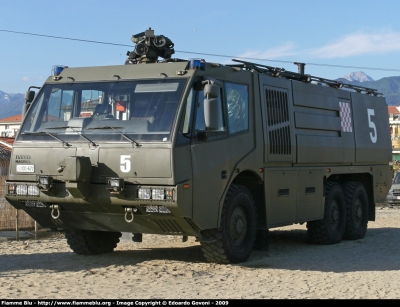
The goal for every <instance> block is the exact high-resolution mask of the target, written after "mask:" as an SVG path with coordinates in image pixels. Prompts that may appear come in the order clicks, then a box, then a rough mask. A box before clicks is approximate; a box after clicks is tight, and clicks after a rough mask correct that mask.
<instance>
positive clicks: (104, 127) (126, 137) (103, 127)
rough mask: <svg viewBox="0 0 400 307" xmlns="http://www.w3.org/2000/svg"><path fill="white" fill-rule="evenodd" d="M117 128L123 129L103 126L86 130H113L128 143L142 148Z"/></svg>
mask: <svg viewBox="0 0 400 307" xmlns="http://www.w3.org/2000/svg"><path fill="white" fill-rule="evenodd" d="M116 128H122V127H112V126H107V125H106V126H102V127H94V128H86V129H87V130H92V129H93V130H95V129H112V130H114V131H115V132H118V133H119V134H120V135H122V136H123V137H124V138H125V139H127V140H128V141H130V142H131V143H132V144H135V145H136V147H139V146H142V145H140V144H139V143H138V142H136V141H135V140H132V139H131V138H130V137H129V136H127V135H126V134H124V133H122V132H121V131H119V130H117V129H116Z"/></svg>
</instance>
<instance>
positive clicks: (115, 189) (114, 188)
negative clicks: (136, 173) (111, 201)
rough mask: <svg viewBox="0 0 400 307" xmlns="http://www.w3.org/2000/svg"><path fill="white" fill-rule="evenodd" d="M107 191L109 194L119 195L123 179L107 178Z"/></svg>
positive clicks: (122, 187) (122, 186)
mask: <svg viewBox="0 0 400 307" xmlns="http://www.w3.org/2000/svg"><path fill="white" fill-rule="evenodd" d="M106 188H107V190H108V191H110V193H111V194H120V193H121V192H122V191H123V189H124V179H122V178H107V187H106Z"/></svg>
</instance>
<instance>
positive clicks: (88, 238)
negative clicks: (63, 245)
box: [65, 229, 122, 255]
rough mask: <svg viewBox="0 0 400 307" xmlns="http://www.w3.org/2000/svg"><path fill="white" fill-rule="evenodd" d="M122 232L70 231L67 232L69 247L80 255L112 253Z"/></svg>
mask: <svg viewBox="0 0 400 307" xmlns="http://www.w3.org/2000/svg"><path fill="white" fill-rule="evenodd" d="M121 236H122V233H120V232H107V231H95V230H81V229H68V230H66V232H65V237H66V238H67V243H68V245H69V247H70V248H71V249H72V250H73V251H74V252H75V253H77V254H80V255H100V254H104V253H111V252H113V251H114V248H116V247H117V244H118V242H119V238H120V237H121Z"/></svg>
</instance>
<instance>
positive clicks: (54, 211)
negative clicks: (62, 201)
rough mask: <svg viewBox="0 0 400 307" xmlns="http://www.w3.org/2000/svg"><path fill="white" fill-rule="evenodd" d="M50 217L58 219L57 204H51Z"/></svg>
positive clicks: (58, 209)
mask: <svg viewBox="0 0 400 307" xmlns="http://www.w3.org/2000/svg"><path fill="white" fill-rule="evenodd" d="M50 208H51V217H52V218H53V219H55V220H56V219H58V218H59V217H60V208H59V207H58V205H51V206H50Z"/></svg>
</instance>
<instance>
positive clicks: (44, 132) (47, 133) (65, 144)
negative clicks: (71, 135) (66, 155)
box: [24, 131, 72, 147]
mask: <svg viewBox="0 0 400 307" xmlns="http://www.w3.org/2000/svg"><path fill="white" fill-rule="evenodd" d="M24 134H28V135H43V134H46V135H49V136H51V137H52V138H54V139H56V140H57V141H60V142H61V143H62V144H63V146H67V147H71V146H72V145H71V144H70V143H68V142H66V141H64V140H62V139H60V138H59V137H56V136H55V135H53V134H51V133H49V132H46V131H40V132H24Z"/></svg>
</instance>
